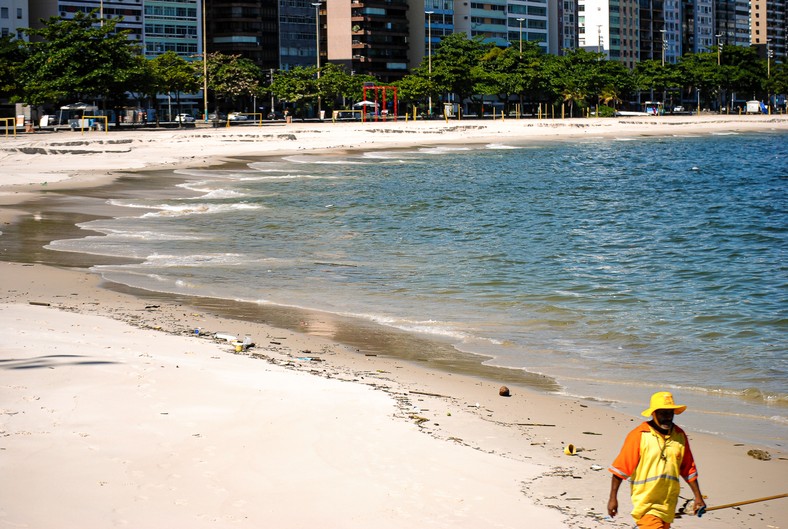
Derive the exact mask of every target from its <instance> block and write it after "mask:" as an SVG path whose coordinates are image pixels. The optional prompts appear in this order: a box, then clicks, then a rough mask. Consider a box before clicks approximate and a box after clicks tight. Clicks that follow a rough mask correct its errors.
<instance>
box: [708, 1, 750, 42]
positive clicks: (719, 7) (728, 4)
mask: <svg viewBox="0 0 788 529" xmlns="http://www.w3.org/2000/svg"><path fill="white" fill-rule="evenodd" d="M714 32H715V35H720V41H721V42H722V43H723V44H728V45H733V46H749V45H750V1H749V0H715V4H714Z"/></svg>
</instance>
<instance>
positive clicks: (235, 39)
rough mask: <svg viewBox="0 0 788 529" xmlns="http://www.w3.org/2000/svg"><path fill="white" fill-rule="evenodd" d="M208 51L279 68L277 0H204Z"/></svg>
mask: <svg viewBox="0 0 788 529" xmlns="http://www.w3.org/2000/svg"><path fill="white" fill-rule="evenodd" d="M204 1H205V2H206V26H207V28H206V33H207V45H208V53H211V52H221V53H224V54H227V55H241V56H242V57H244V58H245V59H249V60H251V61H252V62H254V63H255V64H256V65H257V66H259V67H261V68H279V0H204Z"/></svg>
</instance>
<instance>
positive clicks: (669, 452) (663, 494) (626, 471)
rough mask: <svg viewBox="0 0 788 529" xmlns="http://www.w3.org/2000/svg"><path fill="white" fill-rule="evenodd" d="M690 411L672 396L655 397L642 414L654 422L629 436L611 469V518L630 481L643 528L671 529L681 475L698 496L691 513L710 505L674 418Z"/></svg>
mask: <svg viewBox="0 0 788 529" xmlns="http://www.w3.org/2000/svg"><path fill="white" fill-rule="evenodd" d="M686 409H687V407H686V406H680V405H678V404H676V403H675V402H674V401H673V395H672V394H670V393H668V392H667V391H661V392H658V393H654V394H653V395H652V396H651V404H650V405H649V407H648V409H647V410H645V411H643V413H641V415H643V416H644V417H650V418H651V420H649V421H646V422H644V423H641V424H640V425H639V426H637V427H636V428H635V429H634V430H632V431H631V432H629V434H628V435H627V437H626V439H625V440H624V446H623V447H622V448H621V452H620V453H619V454H618V457H616V459H615V461H613V464H612V465H611V466H610V469H609V470H610V472H612V473H613V478H612V481H611V483H610V499H609V500H608V502H607V513H608V514H609V515H610V516H615V515H616V514H618V489H619V487H620V486H621V482H622V481H624V480H625V479H626V480H629V481H630V484H631V495H632V517H633V518H634V519H635V521H636V522H637V526H638V527H639V528H640V529H668V528H669V527H670V524H671V523H672V522H673V518H674V516H675V514H676V504H677V503H678V498H679V489H680V482H679V476H681V477H682V478H684V480H685V481H686V482H687V484H688V485H689V487H690V489H691V490H692V494H693V495H694V496H695V498H694V510H693V511H692V512H695V513H697V512H699V511H700V509H701V508H703V507H705V506H706V502H704V501H703V495H702V494H701V492H700V485H699V484H698V471H697V469H696V468H695V460H694V459H693V457H692V451H691V450H690V445H689V439H688V438H687V434H685V433H684V430H682V429H681V428H679V427H678V426H676V425H675V424H673V417H674V415H677V414H680V413H683V412H684V410H686Z"/></svg>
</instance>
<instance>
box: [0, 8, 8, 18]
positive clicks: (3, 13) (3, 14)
mask: <svg viewBox="0 0 788 529" xmlns="http://www.w3.org/2000/svg"><path fill="white" fill-rule="evenodd" d="M0 18H8V8H7V7H0Z"/></svg>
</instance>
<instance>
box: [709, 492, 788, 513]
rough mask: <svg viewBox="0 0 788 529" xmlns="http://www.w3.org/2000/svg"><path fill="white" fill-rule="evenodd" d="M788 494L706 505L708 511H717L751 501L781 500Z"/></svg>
mask: <svg viewBox="0 0 788 529" xmlns="http://www.w3.org/2000/svg"><path fill="white" fill-rule="evenodd" d="M786 496H788V494H777V495H776V496H766V497H765V498H757V499H754V500H745V501H737V502H735V503H726V504H725V505H717V506H715V507H706V512H709V511H716V510H717V509H728V508H730V507H738V506H739V505H747V504H749V503H758V502H761V501H769V500H779V499H780V498H785V497H786Z"/></svg>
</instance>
